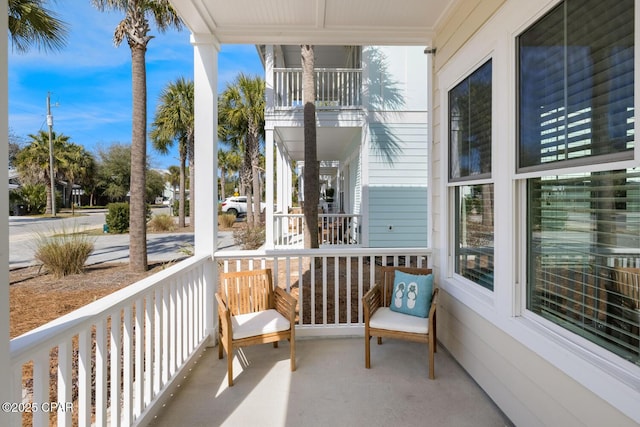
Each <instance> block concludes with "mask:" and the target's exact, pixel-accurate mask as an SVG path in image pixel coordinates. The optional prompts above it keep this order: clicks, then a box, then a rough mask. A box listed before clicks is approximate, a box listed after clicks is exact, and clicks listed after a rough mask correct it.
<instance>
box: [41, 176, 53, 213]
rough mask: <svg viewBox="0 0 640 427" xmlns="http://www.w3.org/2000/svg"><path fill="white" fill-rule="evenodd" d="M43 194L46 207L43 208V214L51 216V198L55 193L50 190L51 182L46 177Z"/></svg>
mask: <svg viewBox="0 0 640 427" xmlns="http://www.w3.org/2000/svg"><path fill="white" fill-rule="evenodd" d="M45 192H46V193H47V207H46V208H45V211H44V213H45V214H47V215H51V214H52V213H53V209H52V207H53V204H52V203H51V201H52V200H53V199H52V196H53V194H54V193H55V192H54V191H53V190H52V189H51V180H50V179H49V178H48V177H47V183H46V184H45Z"/></svg>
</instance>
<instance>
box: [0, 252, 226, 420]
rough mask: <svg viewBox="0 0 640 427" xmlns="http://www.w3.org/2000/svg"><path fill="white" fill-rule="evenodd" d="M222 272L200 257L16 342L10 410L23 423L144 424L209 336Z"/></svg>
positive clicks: (12, 362) (124, 289)
mask: <svg viewBox="0 0 640 427" xmlns="http://www.w3.org/2000/svg"><path fill="white" fill-rule="evenodd" d="M213 271H214V268H213V262H212V260H211V257H210V256H207V257H199V258H195V257H192V258H190V259H188V260H185V261H183V262H181V263H179V264H176V265H174V266H172V267H169V268H167V269H166V270H164V271H162V272H160V273H157V274H154V275H153V276H150V277H148V278H146V279H144V280H141V281H139V282H137V283H135V284H133V285H131V286H129V287H126V288H123V289H121V290H119V291H117V292H115V293H113V294H111V295H108V296H107V297H105V298H102V299H100V300H98V301H96V302H94V303H92V304H89V305H87V306H85V307H82V308H80V309H78V310H76V311H74V312H72V313H69V314H67V315H65V316H63V317H60V318H58V319H56V320H54V321H52V322H50V323H48V324H46V325H43V326H41V327H39V328H37V329H34V330H33V331H30V332H27V333H26V334H24V335H21V336H20V337H17V338H15V339H13V340H11V343H10V348H11V365H12V371H13V372H14V377H13V380H12V383H13V387H12V390H13V400H12V401H13V402H14V404H15V408H13V407H12V408H4V407H3V409H9V410H11V411H12V412H13V409H15V412H16V414H15V417H14V419H13V423H14V424H15V425H21V423H22V422H23V421H24V422H25V423H26V424H31V423H32V424H33V425H35V426H49V424H50V421H51V422H52V421H53V419H54V418H57V424H58V425H61V426H71V425H79V426H90V425H92V424H94V425H97V426H104V425H107V424H111V425H114V426H119V425H123V426H128V425H135V424H138V423H140V422H144V421H143V420H144V419H146V418H147V417H148V416H149V415H150V412H151V408H152V407H153V405H154V404H155V403H156V402H157V401H158V400H159V399H160V397H161V396H162V395H163V393H165V392H166V391H167V390H168V389H169V387H170V386H171V385H172V383H173V382H174V380H175V379H176V378H178V377H179V376H180V375H179V374H180V372H181V370H182V369H183V368H184V366H185V365H186V364H187V363H188V361H189V360H190V358H191V357H193V355H194V354H196V353H197V352H198V350H199V349H200V348H202V347H203V346H204V345H205V343H206V341H207V338H208V337H209V335H210V332H211V331H209V330H207V318H209V319H213V304H212V303H211V302H212V299H211V297H209V298H207V295H208V294H211V295H212V294H213V292H212V290H211V289H212V288H211V286H212V283H213ZM210 322H211V325H212V320H210ZM209 327H211V326H209ZM19 414H22V417H23V418H24V420H21V419H20V415H19ZM147 421H148V420H147Z"/></svg>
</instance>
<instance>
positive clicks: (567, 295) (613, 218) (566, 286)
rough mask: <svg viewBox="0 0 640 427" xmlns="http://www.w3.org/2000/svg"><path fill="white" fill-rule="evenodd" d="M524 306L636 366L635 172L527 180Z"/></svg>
mask: <svg viewBox="0 0 640 427" xmlns="http://www.w3.org/2000/svg"><path fill="white" fill-rule="evenodd" d="M527 193H528V206H527V218H528V219H529V224H528V248H527V250H528V257H527V259H528V260H529V265H528V268H527V271H528V275H529V277H528V280H527V283H528V285H527V308H528V309H529V310H531V311H533V312H534V313H537V314H539V315H541V316H543V317H545V318H547V319H549V320H551V321H553V322H555V323H558V324H559V325H562V326H563V327H565V328H567V329H569V330H571V331H573V332H575V333H576V334H579V335H581V336H583V337H585V338H587V339H589V340H591V341H593V342H595V343H597V344H599V345H600V346H602V347H605V348H607V349H609V350H611V351H613V352H614V353H617V354H618V355H620V356H622V357H624V358H626V359H628V360H630V361H632V362H634V363H636V364H639V365H640V357H639V356H640V354H639V353H640V337H639V335H638V331H639V328H640V287H639V284H640V170H639V169H629V170H614V171H609V172H598V173H584V174H577V175H566V176H554V177H544V178H537V179H531V180H529V181H528V190H527Z"/></svg>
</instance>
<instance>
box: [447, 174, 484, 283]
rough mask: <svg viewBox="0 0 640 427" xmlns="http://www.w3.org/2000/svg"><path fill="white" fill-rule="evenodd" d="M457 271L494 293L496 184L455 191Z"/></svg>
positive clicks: (472, 186) (466, 187) (463, 187)
mask: <svg viewBox="0 0 640 427" xmlns="http://www.w3.org/2000/svg"><path fill="white" fill-rule="evenodd" d="M455 192H456V221H455V223H456V248H455V257H456V264H455V271H456V273H458V274H460V275H461V276H463V277H466V278H467V279H470V280H472V281H474V282H476V283H477V284H479V285H480V286H482V287H484V288H487V289H489V290H491V291H493V229H494V223H493V184H482V185H462V186H459V187H456V189H455Z"/></svg>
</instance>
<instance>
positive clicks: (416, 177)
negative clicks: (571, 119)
mask: <svg viewBox="0 0 640 427" xmlns="http://www.w3.org/2000/svg"><path fill="white" fill-rule="evenodd" d="M258 50H259V52H260V54H261V56H262V58H263V62H264V64H265V80H266V82H267V112H266V113H267V114H266V116H265V128H266V141H267V149H266V151H267V152H271V151H272V149H271V148H270V147H271V144H273V145H274V146H275V147H276V148H277V151H276V157H277V160H278V161H277V162H275V163H268V164H267V175H268V176H269V175H273V174H274V170H275V171H276V172H275V176H276V177H277V179H276V183H275V192H274V193H275V194H274V197H275V200H274V201H273V202H272V201H270V200H267V205H268V206H272V205H273V206H276V215H275V221H274V220H273V219H270V215H269V214H270V213H271V212H268V213H267V215H268V216H267V223H268V224H274V227H273V232H274V234H275V235H274V236H273V237H268V238H267V242H268V244H271V243H274V246H276V247H279V246H287V245H284V239H283V235H285V234H288V235H289V237H292V236H291V234H292V233H293V230H291V228H292V227H291V224H292V223H295V222H294V221H293V220H295V219H297V218H300V219H301V215H286V214H287V213H288V211H289V210H290V209H289V208H291V206H292V204H291V188H292V187H291V174H292V169H293V166H292V165H293V164H294V163H293V162H294V161H295V162H297V163H296V164H297V165H298V171H299V172H300V175H302V174H301V170H302V168H303V167H304V166H303V165H304V150H303V148H304V140H303V125H302V122H303V117H302V113H303V112H302V102H301V96H302V86H301V84H302V72H301V68H300V47H299V45H296V46H291V45H286V46H280V45H276V46H273V45H268V46H259V47H258ZM423 50H424V48H423V47H421V46H317V47H315V49H314V51H315V52H314V53H315V70H316V86H317V89H316V92H317V96H316V99H317V101H316V104H317V118H318V119H317V122H318V128H317V146H318V160H319V161H320V162H321V172H320V174H321V182H322V184H323V186H324V187H325V188H327V187H328V188H332V189H334V190H335V195H334V197H333V200H332V202H330V203H327V204H324V206H322V207H323V210H324V211H325V212H324V213H325V214H338V216H337V218H333V217H329V218H325V220H338V219H339V218H341V217H342V215H345V217H342V218H347V217H348V218H349V220H350V221H352V230H350V233H351V236H350V237H351V238H350V239H346V238H345V239H340V240H341V241H340V243H344V242H347V243H349V241H350V242H356V243H357V244H358V245H361V246H364V247H408V246H409V247H411V246H426V245H427V236H428V218H429V215H428V213H427V212H428V206H427V201H428V192H427V191H428V170H429V168H428V164H429V163H428V155H429V144H428V124H427V100H428V97H427V81H426V76H427V63H428V61H429V58H427V56H426V55H425V54H424V52H423ZM270 168H272V169H270ZM300 195H302V191H300ZM327 216H328V215H327ZM282 219H285V220H286V223H284V224H283V222H282ZM336 240H337V239H331V238H329V239H328V240H325V241H326V242H327V243H338V242H336ZM294 241H295V239H294ZM298 243H300V242H299V240H298ZM321 243H322V240H321Z"/></svg>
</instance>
